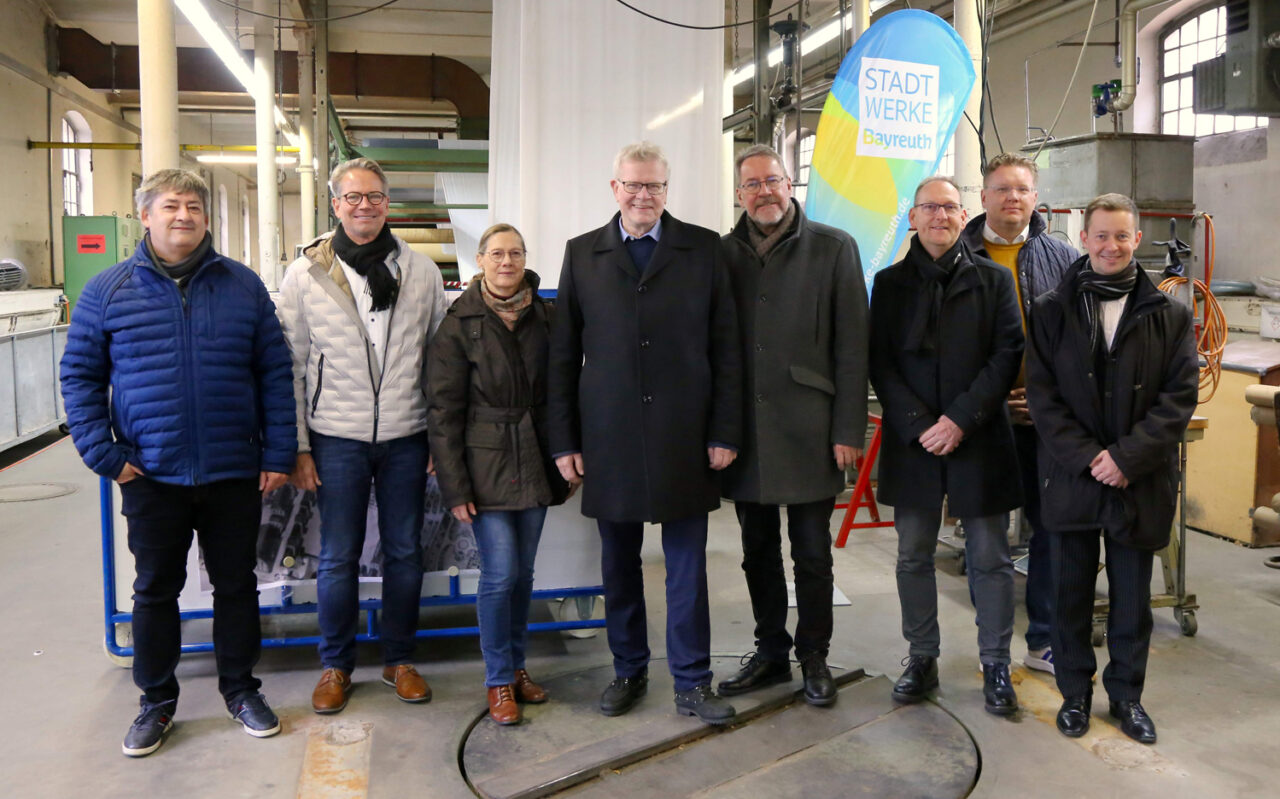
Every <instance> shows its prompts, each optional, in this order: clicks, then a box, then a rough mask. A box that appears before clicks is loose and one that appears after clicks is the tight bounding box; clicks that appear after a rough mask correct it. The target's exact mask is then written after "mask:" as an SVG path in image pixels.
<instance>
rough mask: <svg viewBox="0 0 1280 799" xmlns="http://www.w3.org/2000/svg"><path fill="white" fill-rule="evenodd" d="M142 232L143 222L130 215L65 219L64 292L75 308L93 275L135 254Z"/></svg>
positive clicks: (63, 227) (70, 217)
mask: <svg viewBox="0 0 1280 799" xmlns="http://www.w3.org/2000/svg"><path fill="white" fill-rule="evenodd" d="M142 234H143V229H142V223H141V222H139V221H138V220H137V219H134V218H133V217H129V216H64V217H63V218H62V265H63V271H62V274H63V284H64V288H63V290H62V291H63V293H64V294H66V295H67V299H68V300H69V301H70V302H71V305H72V306H73V307H74V306H75V304H76V300H78V299H80V292H82V291H84V284H86V283H88V282H89V279H90V278H92V277H93V276H94V275H96V274H98V273H99V272H101V271H102V270H104V269H106V268H107V267H108V266H112V265H113V264H118V263H120V262H121V261H123V260H125V259H126V258H128V257H129V256H131V255H133V251H134V250H135V249H137V247H138V242H139V241H141V240H142Z"/></svg>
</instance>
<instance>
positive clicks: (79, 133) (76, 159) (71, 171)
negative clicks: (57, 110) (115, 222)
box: [62, 111, 93, 216]
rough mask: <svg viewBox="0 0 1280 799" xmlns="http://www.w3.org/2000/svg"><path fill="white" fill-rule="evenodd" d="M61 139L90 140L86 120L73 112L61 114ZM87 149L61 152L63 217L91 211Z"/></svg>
mask: <svg viewBox="0 0 1280 799" xmlns="http://www.w3.org/2000/svg"><path fill="white" fill-rule="evenodd" d="M62 140H63V141H64V142H69V143H74V144H88V143H89V142H91V141H93V132H92V131H91V130H90V129H89V123H88V122H86V121H85V119H84V117H83V116H81V115H80V113H79V112H77V111H68V112H67V113H66V114H64V115H63V117H62ZM90 152H91V151H89V150H76V149H72V148H67V149H64V150H63V151H62V213H64V214H66V215H67V216H80V215H82V214H83V215H85V216H89V215H92V214H93V159H92V158H91V157H90Z"/></svg>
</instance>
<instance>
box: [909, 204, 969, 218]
mask: <svg viewBox="0 0 1280 799" xmlns="http://www.w3.org/2000/svg"><path fill="white" fill-rule="evenodd" d="M915 207H916V208H919V209H920V210H921V211H923V212H924V213H926V214H928V215H929V216H937V214H938V212H939V211H943V212H944V213H946V215H947V216H959V215H960V212H961V211H963V210H964V206H963V205H958V204H956V203H920V204H919V205H917V206H915Z"/></svg>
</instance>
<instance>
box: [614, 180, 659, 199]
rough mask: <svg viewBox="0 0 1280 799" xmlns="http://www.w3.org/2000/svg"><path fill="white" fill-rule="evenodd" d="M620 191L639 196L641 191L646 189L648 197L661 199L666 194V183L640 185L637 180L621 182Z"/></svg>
mask: <svg viewBox="0 0 1280 799" xmlns="http://www.w3.org/2000/svg"><path fill="white" fill-rule="evenodd" d="M621 183H622V190H623V191H625V192H626V193H627V194H639V193H640V190H641V189H648V190H649V195H650V196H652V197H661V196H662V195H664V194H666V193H667V182H666V181H665V180H664V181H662V182H661V183H641V182H640V181H638V180H624V181H621Z"/></svg>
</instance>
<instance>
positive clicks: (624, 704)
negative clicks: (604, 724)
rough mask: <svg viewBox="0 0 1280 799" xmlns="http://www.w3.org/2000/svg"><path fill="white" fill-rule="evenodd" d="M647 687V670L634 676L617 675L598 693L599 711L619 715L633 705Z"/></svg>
mask: <svg viewBox="0 0 1280 799" xmlns="http://www.w3.org/2000/svg"><path fill="white" fill-rule="evenodd" d="M648 689H649V674H648V672H641V673H640V674H638V675H636V676H635V677H619V678H618V679H616V680H614V681H613V682H611V683H609V687H608V688H605V689H604V693H603V694H601V695H600V712H601V713H603V714H605V715H606V716H621V715H622V714H623V713H626V712H627V711H628V710H630V709H631V708H632V707H634V706H635V703H636V702H639V701H640V697H642V696H644V693H645V691H647V690H648Z"/></svg>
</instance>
